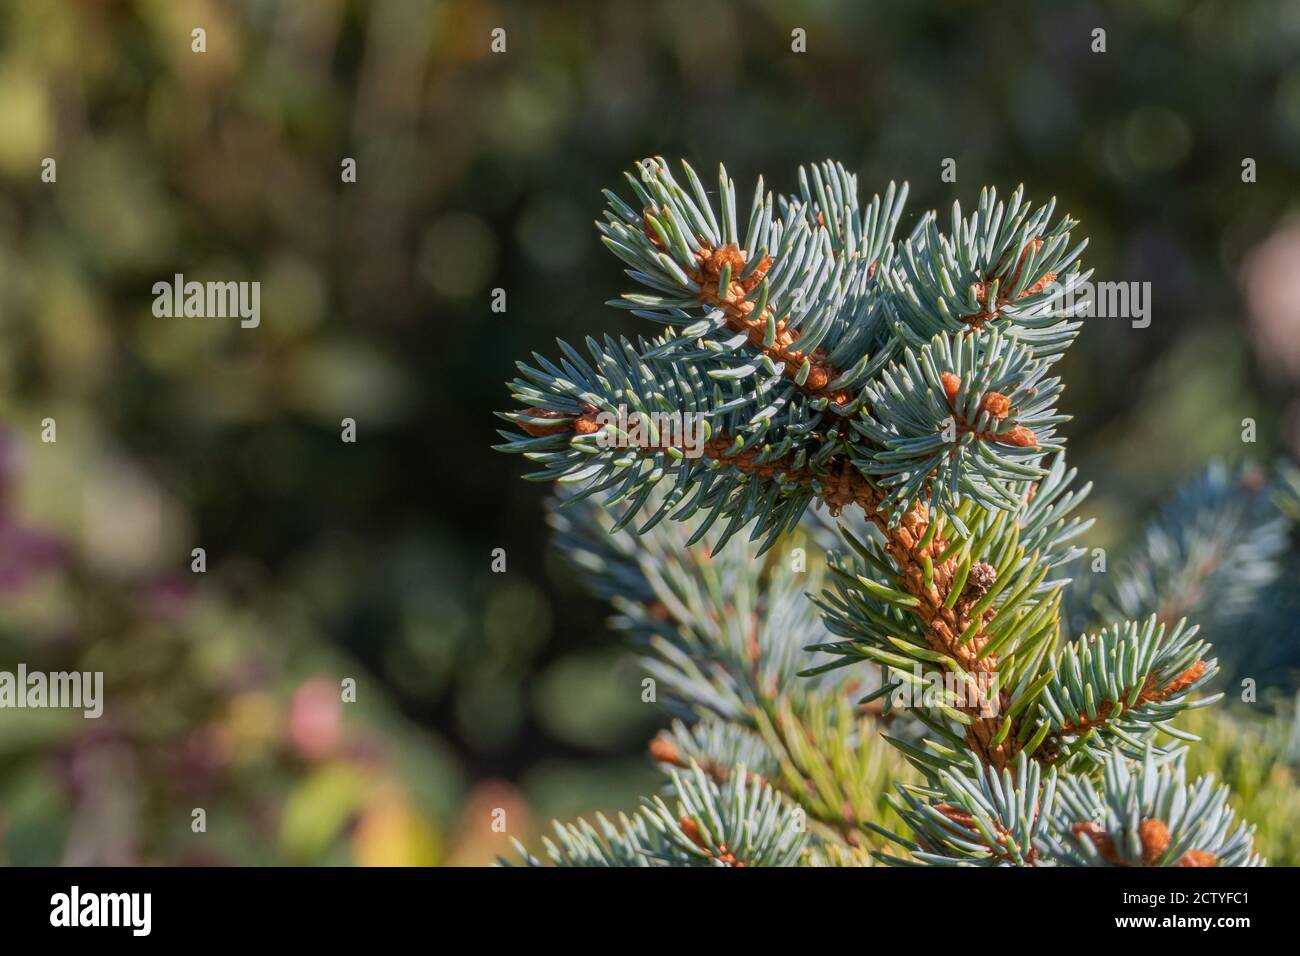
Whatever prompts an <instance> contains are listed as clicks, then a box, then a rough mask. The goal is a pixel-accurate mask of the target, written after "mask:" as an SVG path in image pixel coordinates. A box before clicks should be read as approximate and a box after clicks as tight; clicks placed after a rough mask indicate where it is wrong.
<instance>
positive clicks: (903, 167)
mask: <svg viewBox="0 0 1300 956" xmlns="http://www.w3.org/2000/svg"><path fill="white" fill-rule="evenodd" d="M196 27H202V28H203V29H204V30H205V31H206V45H207V51H206V52H205V53H194V52H192V50H191V31H192V30H193V29H194V28H196ZM497 27H502V28H504V29H505V30H506V51H505V52H504V53H497V54H494V53H492V52H490V48H489V45H490V42H491V36H490V34H491V31H492V30H493V29H494V28H497ZM1098 27H1101V28H1104V29H1105V30H1106V43H1107V51H1106V52H1105V53H1094V52H1092V51H1091V44H1092V31H1093V30H1094V29H1095V28H1098ZM795 28H801V29H803V30H805V31H806V35H807V52H806V53H803V54H799V53H794V52H792V51H791V31H792V30H793V29H795ZM1298 54H1300V5H1298V4H1296V3H1295V2H1293V0H1124V2H1116V3H1071V4H1068V5H1067V4H1062V3H1059V2H1053V0H1041V2H1037V3H1016V4H1001V3H996V2H994V3H988V2H978V3H977V2H969V3H968V2H957V0H954V2H948V3H938V2H936V3H928V4H927V3H908V4H899V3H886V2H878V3H871V2H854V0H842V2H833V0H807V2H768V3H760V2H753V3H743V2H736V3H722V2H716V3H701V2H699V0H682V2H647V0H602V2H598V3H595V2H593V3H569V4H563V3H543V2H533V3H505V2H489V0H448V2H428V3H423V2H415V0H410V2H407V0H390V2H371V3H363V2H344V0H311V2H308V0H297V2H272V0H246V2H233V0H232V2H217V0H208V2H201V0H192V2H190V0H186V2H169V0H141V2H112V0H67V2H58V3H55V2H50V3H44V2H42V3H26V2H9V3H4V4H3V5H0V187H2V188H0V425H2V426H3V428H4V430H5V438H4V444H3V456H2V457H0V466H2V468H0V589H2V592H0V598H2V600H0V608H2V609H0V669H13V667H14V666H16V664H17V662H19V661H22V662H25V663H26V664H27V665H28V666H29V667H30V668H33V669H36V668H42V669H47V670H58V669H72V668H77V669H94V670H103V671H104V672H105V681H106V685H107V689H106V693H107V703H106V709H105V714H104V717H103V718H101V719H100V720H98V721H90V720H82V719H81V718H80V717H79V716H76V717H71V716H69V715H68V714H67V713H66V712H58V711H42V712H32V711H26V712H17V711H5V712H0V862H6V863H12V864H30V863H57V862H79V863H136V862H146V863H149V862H175V863H360V864H371V863H373V864H397V863H453V864H455V863H459V864H479V863H485V862H490V861H491V860H492V859H493V857H494V855H495V854H496V853H498V852H505V851H507V849H508V848H507V845H506V839H507V835H512V836H518V837H520V838H522V839H525V840H526V841H527V840H529V839H531V837H532V835H533V834H535V832H536V831H537V828H538V827H539V826H540V825H541V824H542V823H543V822H544V821H545V820H546V819H547V818H549V817H550V816H552V815H559V816H565V817H567V816H571V815H574V814H576V813H579V812H586V811H590V810H591V809H593V808H606V809H610V808H612V809H621V808H627V807H630V806H632V805H634V802H635V797H636V795H637V794H639V793H643V792H646V791H648V790H650V789H651V788H652V787H653V786H654V785H655V781H656V780H657V775H656V773H655V771H654V770H653V768H652V767H651V766H650V764H649V762H648V760H647V759H646V758H645V757H644V747H645V742H646V740H647V738H648V737H649V736H650V734H651V733H652V732H653V730H654V729H655V728H656V727H657V726H660V725H661V724H662V723H663V721H664V718H663V716H662V715H661V714H660V713H659V712H658V711H657V710H655V709H654V708H653V707H650V706H647V705H644V704H642V703H641V702H640V698H639V693H638V690H639V685H638V680H639V675H638V674H637V673H636V671H635V668H634V667H633V665H632V663H631V661H630V660H629V658H628V655H627V654H626V653H625V652H624V651H623V650H622V649H621V648H620V646H619V645H618V643H617V641H616V640H614V639H613V638H611V637H610V636H609V635H608V633H607V632H606V631H605V629H604V626H603V623H602V621H603V617H604V614H605V609H604V608H603V607H602V606H600V605H599V604H598V603H596V602H594V601H592V600H590V599H588V598H586V597H584V596H583V595H582V594H580V593H579V592H578V591H577V590H576V588H575V587H574V586H573V584H572V583H571V581H570V577H571V576H570V575H568V574H566V573H565V572H564V571H563V570H562V569H561V568H559V567H558V566H557V565H556V564H555V562H554V559H553V558H552V557H550V556H549V554H548V552H547V548H546V531H545V524H544V520H543V511H542V505H543V501H544V498H545V495H546V493H547V490H546V489H545V488H543V487H540V486H537V485H533V484H529V483H527V482H524V481H522V480H520V472H521V462H520V461H518V460H517V459H513V458H509V457H506V456H502V455H497V454H495V453H493V452H491V451H490V450H489V446H490V445H491V444H492V443H493V442H494V441H496V440H497V438H496V432H495V429H496V427H497V425H498V424H500V423H499V422H498V420H497V419H495V418H494V417H493V416H492V411H493V410H494V409H498V408H503V407H506V405H508V403H509V399H508V395H507V392H506V389H505V387H504V386H503V384H502V383H503V382H504V380H506V379H507V378H509V377H511V375H512V373H513V361H514V360H515V359H517V358H524V357H526V356H527V355H528V354H529V353H530V352H531V351H532V350H538V351H542V352H550V351H552V350H553V340H554V338H555V337H556V336H565V337H569V338H573V337H578V336H581V335H582V334H586V333H596V332H601V331H610V332H620V331H621V332H635V331H638V330H643V329H642V328H641V327H639V325H638V321H637V320H636V319H635V318H633V317H630V316H628V315H626V314H624V313H621V312H618V311H616V310H614V309H610V308H608V307H605V306H604V305H602V303H603V302H604V301H605V300H606V299H609V298H611V297H613V296H614V295H615V294H617V293H618V292H619V291H622V290H623V289H624V287H625V286H626V284H627V282H626V281H625V280H624V278H623V277H622V276H621V275H620V271H619V268H618V266H617V264H616V262H615V260H613V259H612V258H611V257H610V256H609V255H608V254H607V253H606V252H605V251H604V250H603V249H602V248H601V247H600V244H599V242H598V241H597V235H596V231H595V229H594V228H593V227H592V220H593V219H594V218H595V217H596V216H598V215H599V212H600V208H601V205H602V199H601V196H600V192H599V190H600V188H601V187H603V186H613V187H617V185H618V183H619V181H620V177H621V174H622V171H623V170H624V169H626V168H627V167H628V166H629V165H630V164H631V163H632V162H634V161H635V160H636V159H638V158H640V157H643V156H646V155H653V154H658V155H664V156H667V157H679V156H680V157H684V158H688V159H689V160H691V161H692V162H693V163H694V164H695V165H696V166H697V167H698V168H703V169H705V170H708V169H711V168H713V166H714V164H715V163H716V162H718V161H725V162H726V164H727V166H728V169H729V171H730V172H731V173H732V174H733V175H734V176H736V178H737V180H738V181H739V182H740V183H752V181H753V178H754V177H755V176H757V175H758V174H760V173H761V174H763V175H765V176H766V177H767V182H768V183H769V184H770V185H771V187H773V188H776V189H779V190H781V191H787V192H788V191H792V190H794V188H795V186H796V183H795V169H796V167H797V166H798V164H800V163H803V162H808V161H811V160H818V159H822V158H826V157H833V158H836V159H840V160H842V161H843V162H845V163H846V164H847V165H848V166H849V167H850V169H852V170H854V171H856V172H857V173H858V174H859V181H860V185H861V187H862V188H863V190H864V192H866V193H867V194H868V195H869V194H870V193H871V192H873V191H875V190H877V189H880V188H883V187H884V185H885V184H886V183H887V182H888V181H889V180H890V179H898V180H903V179H906V180H908V181H910V183H911V188H912V194H911V195H912V198H911V200H910V202H909V206H908V211H907V213H906V214H905V216H904V220H903V223H902V226H901V227H900V232H902V233H903V234H906V232H907V231H908V230H909V229H910V225H911V223H912V222H914V221H915V219H916V217H917V216H918V215H919V214H920V212H921V211H923V210H925V209H928V208H931V207H938V208H940V209H946V208H947V206H949V205H950V204H951V202H952V200H953V199H957V198H960V199H961V200H962V201H963V203H965V204H968V205H969V204H972V203H973V202H974V201H975V200H976V198H977V196H978V192H979V188H980V187H981V186H982V185H985V184H992V185H996V186H998V187H999V189H1000V190H1002V191H1004V192H1009V191H1010V190H1011V189H1012V188H1014V187H1015V185H1016V184H1017V183H1019V182H1024V183H1025V185H1026V187H1027V191H1028V194H1029V196H1030V197H1031V198H1034V199H1038V200H1041V199H1043V198H1046V197H1047V196H1050V195H1053V194H1055V195H1056V196H1058V197H1059V200H1060V203H1061V207H1062V208H1063V209H1064V210H1065V211H1068V212H1070V213H1071V214H1073V215H1074V216H1075V217H1076V218H1078V219H1080V220H1081V221H1082V227H1081V229H1080V232H1081V234H1083V235H1087V236H1090V237H1091V245H1090V248H1089V250H1088V252H1087V253H1086V254H1085V262H1086V263H1087V264H1089V265H1091V266H1093V267H1096V269H1097V270H1098V275H1097V278H1098V279H1106V280H1128V281H1150V282H1151V283H1152V287H1153V296H1154V302H1153V313H1152V323H1151V325H1150V327H1149V328H1146V329H1133V328H1131V327H1130V326H1129V324H1128V323H1127V322H1125V321H1123V320H1117V319H1099V320H1094V321H1092V322H1090V323H1087V324H1086V327H1085V330H1084V332H1083V334H1082V336H1081V339H1080V342H1079V344H1078V346H1077V347H1076V348H1075V349H1074V350H1072V351H1071V353H1070V354H1069V356H1068V358H1067V359H1066V361H1065V362H1064V364H1063V368H1062V371H1061V374H1062V376H1063V377H1064V379H1065V381H1066V382H1067V383H1068V389H1067V392H1066V396H1065V399H1064V409H1065V411H1067V412H1069V413H1071V414H1073V415H1074V416H1075V420H1074V421H1073V423H1071V424H1070V425H1069V426H1067V429H1066V432H1067V434H1068V436H1069V441H1070V445H1071V448H1072V452H1073V462H1074V464H1076V465H1078V466H1079V467H1080V469H1081V471H1082V473H1083V476H1084V478H1086V479H1090V480H1092V481H1094V482H1095V483H1096V485H1097V488H1096V491H1095V492H1094V497H1093V499H1092V500H1091V502H1090V505H1089V509H1088V510H1090V511H1091V512H1092V513H1094V514H1096V515H1097V516H1098V518H1099V519H1100V520H1099V524H1098V526H1097V528H1096V529H1094V531H1093V532H1092V533H1091V535H1090V537H1089V540H1088V544H1089V545H1090V546H1092V547H1106V548H1108V549H1110V548H1116V549H1120V548H1122V547H1123V545H1124V544H1125V542H1126V541H1127V540H1129V539H1130V537H1131V535H1132V533H1133V531H1134V530H1135V529H1136V527H1137V526H1138V524H1139V523H1140V522H1141V520H1143V519H1144V518H1145V516H1146V515H1147V513H1148V509H1149V508H1150V507H1151V506H1152V505H1153V504H1157V503H1159V502H1160V500H1161V499H1162V497H1163V496H1164V495H1165V494H1167V493H1168V491H1169V490H1170V489H1171V488H1172V487H1173V486H1174V485H1175V484H1176V483H1177V482H1178V481H1179V480H1181V479H1184V478H1187V477H1189V476H1191V475H1193V474H1195V473H1196V472H1198V471H1199V469H1200V468H1201V466H1202V465H1203V464H1204V463H1205V462H1206V461H1207V460H1209V459H1210V458H1212V457H1215V456H1219V457H1224V458H1227V459H1229V460H1240V459H1252V460H1258V461H1261V462H1268V461H1270V460H1271V459H1272V458H1273V457H1274V456H1275V455H1277V454H1278V453H1280V452H1283V451H1287V450H1292V451H1294V449H1295V447H1296V446H1297V444H1300V418H1298V416H1297V406H1296V383H1297V380H1298V379H1300V220H1297V219H1296V218H1294V213H1295V212H1296V208H1297V196H1298V193H1300V190H1298V189H1297V187H1298V186H1300V55H1298ZM47 157H48V158H53V159H54V160H55V161H56V163H57V181H56V182H53V183H47V182H43V181H42V179H41V169H42V161H43V160H44V159H45V158H47ZM345 157H351V158H354V159H355V160H356V163H357V181H356V182H355V183H347V184H345V183H343V182H341V181H340V179H341V177H340V163H341V161H342V160H343V159H344V158H345ZM1246 157H1250V158H1253V159H1254V160H1255V161H1256V162H1257V164H1258V181H1257V182H1254V183H1249V184H1247V183H1243V182H1242V178H1241V164H1242V160H1243V159H1244V158H1246ZM945 158H953V159H955V160H956V161H957V182H956V183H955V184H953V183H945V182H942V181H941V180H940V164H941V163H942V161H943V160H944V159H945ZM742 192H743V188H742ZM177 272H180V273H184V274H185V276H186V278H188V279H200V280H203V279H221V280H258V281H260V282H261V283H262V287H261V290H262V292H261V294H262V300H261V305H262V321H261V324H260V326H259V327H258V328H256V329H241V328H240V327H239V325H238V322H237V321H236V320H223V319H196V318H189V319H187V318H172V319H168V318H156V317H155V316H154V315H153V314H152V311H151V306H152V302H153V297H152V293H151V287H152V285H153V283H154V282H156V281H159V280H169V279H170V278H171V276H172V275H173V274H174V273H177ZM497 288H500V289H504V290H505V292H506V297H507V309H506V311H505V312H504V313H503V314H502V313H494V312H493V311H491V309H490V301H491V296H492V290H493V289H497ZM1247 417H1250V418H1254V419H1255V420H1256V421H1257V423H1258V441H1257V442H1256V443H1254V444H1245V445H1244V444H1243V442H1242V439H1241V429H1242V419H1243V418H1247ZM47 418H52V419H54V421H55V423H56V428H57V441H56V442H53V443H48V442H43V441H42V440H41V438H42V428H43V425H42V422H43V421H44V420H45V419H47ZM343 418H353V419H355V420H356V422H357V441H356V442H355V443H354V444H345V443H343V442H342V441H341V439H340V422H341V420H342V419H343ZM195 547H202V548H204V549H205V551H206V555H207V571H206V573H204V574H195V573H192V572H191V570H190V561H191V557H190V555H191V549H193V548H195ZM495 548H504V549H505V551H506V555H507V567H508V569H507V572H506V573H504V574H494V573H492V571H491V561H492V551H493V549H495ZM346 678H353V679H354V680H355V681H356V687H357V694H356V702H355V703H342V702H341V701H340V694H339V687H340V682H341V681H343V680H344V679H346ZM196 808H202V809H203V810H204V811H205V815H206V832H203V833H195V832H193V829H192V826H191V824H192V820H193V817H192V813H193V810H194V809H196ZM498 809H504V810H505V811H506V819H507V820H508V826H507V830H508V834H502V833H497V832H494V831H493V829H492V821H493V819H494V818H493V812H494V811H495V810H498Z"/></svg>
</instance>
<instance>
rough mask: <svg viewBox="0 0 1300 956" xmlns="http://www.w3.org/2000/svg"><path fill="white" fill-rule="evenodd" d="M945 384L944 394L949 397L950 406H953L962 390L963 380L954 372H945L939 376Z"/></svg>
mask: <svg viewBox="0 0 1300 956" xmlns="http://www.w3.org/2000/svg"><path fill="white" fill-rule="evenodd" d="M939 380H940V381H941V382H943V393H944V394H945V395H947V396H948V404H949V405H951V404H952V403H953V402H955V401H956V400H957V392H958V391H959V390H960V389H961V379H960V378H958V377H957V376H956V375H954V374H953V373H952V372H944V373H943V374H942V375H940V376H939Z"/></svg>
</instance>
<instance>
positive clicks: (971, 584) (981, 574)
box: [965, 561, 998, 597]
mask: <svg viewBox="0 0 1300 956" xmlns="http://www.w3.org/2000/svg"><path fill="white" fill-rule="evenodd" d="M997 581H998V572H997V569H996V568H994V567H993V565H991V564H988V563H987V562H984V561H977V562H975V563H974V564H972V565H971V566H970V573H968V574H967V575H966V588H965V590H966V591H968V592H970V593H971V594H972V595H973V596H975V597H983V596H984V595H985V594H988V593H989V588H991V587H993V585H995V584H997Z"/></svg>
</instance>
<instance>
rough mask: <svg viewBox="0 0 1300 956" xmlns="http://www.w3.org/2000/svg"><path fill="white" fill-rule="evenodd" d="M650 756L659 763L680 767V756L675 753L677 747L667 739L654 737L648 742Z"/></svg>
mask: <svg viewBox="0 0 1300 956" xmlns="http://www.w3.org/2000/svg"><path fill="white" fill-rule="evenodd" d="M650 756H651V757H652V758H654V759H655V760H657V761H658V762H659V763H669V764H672V765H673V766H674V767H680V766H682V756H681V754H680V753H678V752H677V745H676V744H675V743H673V742H672V741H671V740H669V739H668V738H667V737H656V738H655V739H654V740H652V741H650Z"/></svg>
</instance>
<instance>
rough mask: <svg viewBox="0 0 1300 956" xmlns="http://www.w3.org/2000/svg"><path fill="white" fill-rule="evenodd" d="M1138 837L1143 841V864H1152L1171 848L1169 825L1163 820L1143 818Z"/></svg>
mask: <svg viewBox="0 0 1300 956" xmlns="http://www.w3.org/2000/svg"><path fill="white" fill-rule="evenodd" d="M1138 838H1139V839H1140V840H1141V841H1142V865H1143V866H1151V865H1152V864H1153V863H1155V862H1156V860H1158V859H1160V858H1161V857H1162V856H1164V855H1165V850H1167V849H1169V827H1167V826H1165V824H1164V821H1163V820H1143V821H1142V826H1141V827H1139V828H1138Z"/></svg>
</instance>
